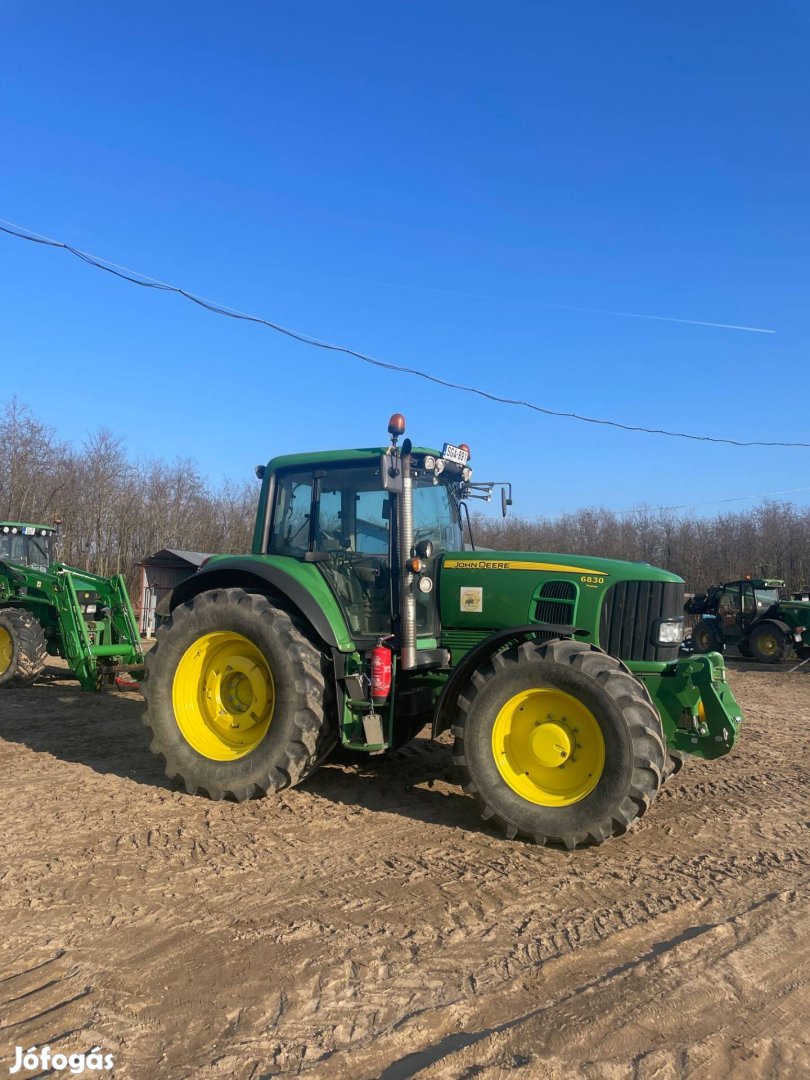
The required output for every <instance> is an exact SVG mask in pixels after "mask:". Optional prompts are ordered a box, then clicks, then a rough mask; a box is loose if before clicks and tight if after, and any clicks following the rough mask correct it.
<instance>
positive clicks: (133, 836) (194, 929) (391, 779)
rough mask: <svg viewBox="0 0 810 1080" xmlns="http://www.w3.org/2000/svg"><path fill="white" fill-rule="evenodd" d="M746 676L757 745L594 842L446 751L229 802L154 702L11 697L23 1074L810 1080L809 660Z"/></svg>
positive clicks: (48, 694) (10, 937)
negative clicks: (165, 752)
mask: <svg viewBox="0 0 810 1080" xmlns="http://www.w3.org/2000/svg"><path fill="white" fill-rule="evenodd" d="M730 668H731V670H730V681H731V683H732V686H733V689H734V691H735V693H736V694H737V696H738V698H739V700H740V702H741V704H742V705H743V708H744V710H745V713H746V719H747V723H746V726H745V730H744V733H743V736H742V738H741V741H740V743H739V745H738V748H737V749H736V750H735V752H734V753H733V754H732V755H731V756H730V757H728V758H726V759H724V760H721V761H719V762H716V763H714V764H704V763H703V762H700V761H692V762H690V763H689V764H688V765H687V767H686V768H685V769H684V770H683V772H682V773H680V774H679V775H678V776H677V777H675V778H674V779H673V780H671V781H670V782H669V784H668V785H667V786H666V787H665V789H664V790H663V791H662V792H661V794H660V795H659V797H658V799H657V800H656V802H655V803H654V804H653V807H652V808H651V810H650V811H649V813H648V814H647V816H646V817H645V818H644V820H643V821H642V822H641V823H640V825H639V826H638V827H637V828H635V829H634V830H633V831H632V832H631V833H630V834H629V835H628V836H626V837H624V838H622V839H621V840H617V841H613V842H611V843H609V844H607V845H605V846H604V847H601V848H598V849H592V850H586V851H581V852H575V853H571V854H568V853H565V852H558V851H549V850H541V849H537V848H535V847H533V846H531V845H528V844H523V843H519V842H518V843H516V842H508V841H506V840H504V839H502V838H500V837H499V836H497V835H494V834H493V833H491V832H488V831H487V830H486V828H485V827H484V826H483V825H482V824H481V823H480V822H479V821H478V819H477V815H476V812H475V809H474V805H473V803H472V801H471V800H470V799H469V798H467V797H466V796H464V795H463V794H462V793H461V791H460V789H459V788H458V787H457V786H456V785H455V783H454V773H453V768H452V765H451V761H450V749H449V746H448V745H447V744H446V743H445V744H441V743H440V744H434V743H431V742H429V741H428V740H427V739H420V740H417V741H416V742H414V743H413V744H411V746H409V747H408V748H406V749H405V750H403V751H400V752H399V753H397V754H396V755H394V756H393V758H392V759H390V760H388V761H386V762H385V763H382V764H380V765H378V766H376V767H375V768H362V769H361V768H355V767H351V766H338V765H329V766H326V767H325V768H323V769H322V770H321V771H320V772H319V773H318V774H317V775H316V776H314V777H313V778H312V779H311V780H310V781H309V782H307V783H306V784H305V785H304V786H302V787H301V788H298V789H296V790H294V791H289V792H286V793H284V794H283V795H282V796H281V797H276V798H273V799H266V800H263V801H260V802H252V803H247V804H243V805H239V806H238V805H234V804H228V803H212V802H209V801H208V800H206V799H202V798H196V797H192V796H188V795H185V794H180V793H179V792H178V791H176V790H174V789H173V787H172V785H171V784H170V783H169V782H168V781H166V780H165V779H164V777H163V775H162V772H161V767H160V764H159V762H158V761H157V760H156V759H154V758H152V757H151V755H150V754H149V753H148V751H147V748H146V744H145V738H144V732H143V730H142V728H141V726H140V715H141V712H142V702H141V699H140V698H139V697H138V696H137V695H135V694H122V693H108V694H103V695H92V694H87V693H83V692H82V691H81V690H80V689H79V687H78V685H77V684H76V683H75V682H72V681H70V680H69V679H67V678H65V672H60V671H58V670H55V669H49V673H48V675H47V676H46V677H45V678H44V679H43V680H42V681H41V682H40V683H39V684H38V685H37V686H35V687H33V688H32V689H28V690H14V691H8V690H3V691H0V768H2V776H3V800H2V830H1V831H0V926H1V927H2V944H1V945H0V1071H2V1072H3V1074H4V1075H6V1074H7V1073H6V1070H7V1069H8V1068H10V1067H11V1066H12V1064H13V1061H14V1047H15V1046H21V1047H23V1048H25V1049H27V1048H28V1047H30V1046H32V1045H36V1046H40V1047H41V1046H42V1045H43V1044H48V1045H50V1047H51V1049H52V1052H57V1051H62V1052H64V1053H76V1052H87V1051H88V1050H90V1049H91V1048H92V1047H94V1046H101V1048H102V1050H103V1051H104V1052H106V1053H112V1054H113V1056H114V1060H115V1069H114V1075H115V1076H120V1077H134V1078H141V1077H143V1078H150V1080H152V1078H163V1077H167V1078H172V1080H174V1078H183V1077H194V1078H201V1080H221V1078H225V1077H234V1078H238V1080H242V1078H244V1080H247V1078H252V1080H259V1078H262V1077H264V1078H270V1077H287V1076H311V1077H316V1078H321V1077H323V1078H327V1080H328V1078H335V1080H344V1078H346V1080H349V1078H350V1080H364V1078H384V1080H400V1078H405V1077H412V1076H418V1077H422V1078H425V1080H427V1078H432V1080H439V1078H441V1080H451V1078H452V1080H462V1078H472V1077H478V1078H484V1080H494V1078H501V1077H510V1078H511V1077H517V1078H520V1080H524V1078H530V1077H550V1078H556V1077H580V1076H582V1077H588V1078H603V1077H604V1078H610V1080H613V1078H624V1077H634V1078H640V1080H646V1078H650V1080H652V1078H656V1080H668V1078H676V1077H698V1076H700V1077H711V1078H715V1077H726V1076H728V1077H735V1078H743V1080H745V1078H748V1077H794V1076H795V1077H798V1076H808V1075H810V1041H809V1037H808V1024H807V1017H808V1014H809V1013H810V1009H809V1008H808V1006H810V995H808V991H807V985H806V984H807V977H808V971H810V956H808V952H809V951H810V950H809V949H808V876H809V875H808V861H809V857H808V846H807V835H808V834H807V826H808V818H810V800H808V793H807V780H808V759H809V755H810V665H808V666H806V667H805V668H803V669H802V670H801V671H799V672H796V673H795V674H793V675H788V674H786V673H785V671H784V670H782V671H778V670H772V669H769V668H764V667H756V666H754V665H750V664H741V663H740V662H739V661H738V662H736V663H734V662H733V661H732V662H731V663H730ZM26 1075H27V1076H30V1075H32V1074H31V1073H30V1072H26V1071H25V1070H24V1069H23V1070H22V1071H21V1072H19V1073H17V1076H26ZM40 1075H42V1074H41V1073H40ZM64 1075H69V1074H68V1073H65V1074H64ZM85 1075H105V1074H99V1073H86V1074H85ZM106 1075H111V1074H109V1073H107V1074H106Z"/></svg>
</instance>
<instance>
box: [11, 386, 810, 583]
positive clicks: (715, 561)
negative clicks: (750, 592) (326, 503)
mask: <svg viewBox="0 0 810 1080" xmlns="http://www.w3.org/2000/svg"><path fill="white" fill-rule="evenodd" d="M257 495H258V485H257V483H256V482H255V481H253V482H251V481H245V482H244V483H241V484H228V483H225V484H223V485H221V486H220V487H212V486H211V485H210V484H207V483H206V482H205V480H204V479H203V477H202V476H201V475H200V472H199V469H198V467H197V465H195V463H194V462H193V461H191V460H189V459H184V460H178V461H175V462H173V463H171V464H169V463H167V462H164V461H159V460H143V461H133V460H131V459H130V457H129V455H128V454H127V451H126V448H125V446H124V443H123V440H122V439H120V438H119V437H117V436H115V435H114V434H112V433H111V432H109V431H107V430H105V429H101V430H99V431H98V432H96V434H94V435H91V436H89V437H88V438H87V439H86V440H85V442H84V443H83V444H82V445H81V446H79V447H73V446H70V445H69V444H67V443H65V442H63V441H61V440H60V439H58V438H57V436H56V434H55V433H54V431H53V430H52V429H51V428H49V427H48V426H47V425H46V424H43V423H42V422H41V421H39V420H37V419H36V417H35V416H34V415H33V414H32V412H31V410H30V409H29V408H28V407H27V406H25V405H21V404H19V403H18V402H16V401H12V402H11V403H9V404H8V405H7V406H6V407H5V409H4V411H3V413H2V414H0V520H6V521H8V520H13V521H33V522H42V523H43V524H49V523H51V522H52V521H53V520H54V519H55V518H57V517H58V518H61V521H62V526H61V534H62V541H61V550H60V557H61V559H62V560H63V561H64V562H67V563H70V564H71V565H73V566H79V567H82V568H83V569H86V570H91V571H94V572H95V573H98V574H104V575H109V574H113V573H124V574H126V576H127V581H128V583H129V586H130V590H131V591H132V592H133V596H134V597H135V599H136V600H137V592H136V585H137V582H138V580H139V570H138V566H137V564H138V563H139V562H140V560H141V559H142V558H144V556H146V555H151V554H153V553H154V552H156V551H159V550H160V549H161V548H164V547H169V548H179V549H181V550H185V551H212V552H235V553H236V552H244V551H248V550H249V549H250V543H251V538H252V532H253V519H254V516H255V509H256V498H257ZM473 530H474V536H475V540H476V543H477V545H478V546H483V547H490V548H500V549H505V550H517V551H520V550H524V551H526V550H528V551H556V552H563V553H567V554H570V555H601V556H603V557H607V558H611V557H612V558H617V559H632V560H639V561H641V562H649V563H653V564H654V565H656V566H663V567H666V568H667V569H670V570H674V571H675V572H676V573H678V574H680V575H681V576H682V577H683V578H684V579H685V580H686V585H687V589H688V590H690V591H693V592H696V591H701V590H703V589H705V588H706V587H707V586H708V585H711V584H713V583H715V582H719V581H728V580H732V579H734V578H738V577H742V576H744V575H745V574H753V575H755V576H760V577H778V578H784V579H785V581H786V582H787V584H788V588H789V589H792V590H798V589H800V588H803V587H807V586H808V585H810V509H800V508H797V507H795V506H793V505H792V504H790V503H777V502H765V503H763V504H762V505H761V506H759V507H757V508H756V509H754V510H748V511H743V512H738V513H722V514H718V515H717V516H716V517H713V518H693V517H689V516H687V515H684V514H675V513H673V512H665V511H654V510H649V509H643V508H642V509H639V510H634V511H633V512H632V513H629V514H615V513H613V512H612V511H610V510H579V511H577V512H576V513H570V514H562V515H560V516H559V517H554V518H536V519H528V518H520V517H515V516H512V515H510V516H509V517H507V518H506V519H504V520H501V519H500V518H498V519H493V518H485V517H483V516H481V515H477V516H476V517H475V518H474V519H473Z"/></svg>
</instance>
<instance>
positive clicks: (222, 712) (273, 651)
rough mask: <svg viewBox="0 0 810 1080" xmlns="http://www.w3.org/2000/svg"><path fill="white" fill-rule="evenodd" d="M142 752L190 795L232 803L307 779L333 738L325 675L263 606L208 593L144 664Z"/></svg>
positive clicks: (293, 629) (318, 656)
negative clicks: (145, 744) (146, 737)
mask: <svg viewBox="0 0 810 1080" xmlns="http://www.w3.org/2000/svg"><path fill="white" fill-rule="evenodd" d="M144 697H145V698H146V706H147V708H146V715H145V717H144V725H145V726H146V728H147V730H148V731H149V732H150V733H151V735H152V741H151V746H150V749H151V750H152V752H153V753H154V754H157V755H159V756H162V757H163V758H164V760H165V762H166V775H167V776H168V777H169V778H170V779H171V778H175V777H178V778H179V779H181V780H182V782H183V784H184V785H185V788H186V791H188V792H189V793H190V794H192V795H193V794H196V793H198V792H206V793H207V794H208V795H209V796H210V797H211V798H212V799H221V798H223V797H224V796H228V797H230V798H233V799H235V800H236V801H238V802H241V801H243V800H245V799H250V798H254V797H256V796H260V795H264V794H267V793H268V792H274V791H280V790H281V789H282V788H285V787H290V786H293V785H295V784H298V783H300V782H301V781H302V780H304V779H305V778H306V777H307V776H309V775H310V774H311V773H312V772H313V771H314V770H315V769H316V768H317V767H318V765H320V764H321V762H322V761H323V760H324V759H325V758H326V756H327V755H328V753H329V751H330V750H331V749H332V746H333V745H334V743H335V741H336V738H337V725H336V721H335V709H334V695H333V693H332V691H331V683H330V679H329V677H328V665H327V662H326V659H325V657H324V655H323V653H322V652H321V650H320V649H318V647H317V646H316V645H315V644H314V643H313V642H312V640H310V638H309V637H308V635H307V633H306V628H305V626H304V624H303V623H300V622H299V621H298V619H297V617H296V616H294V615H292V614H290V613H289V612H287V611H286V610H283V609H281V608H279V607H277V606H275V605H274V604H273V602H272V601H271V600H270V599H268V598H267V597H266V596H260V595H257V594H255V593H248V592H245V591H244V590H243V589H214V590H211V591H209V592H204V593H200V594H199V595H198V596H195V597H194V598H193V599H192V600H190V601H189V602H188V603H186V604H183V605H181V606H180V607H178V608H176V609H175V611H174V613H173V615H172V618H171V620H170V621H169V622H168V623H166V624H165V625H164V626H162V627H161V628H160V630H159V631H158V632H157V635H156V643H155V646H154V648H153V649H152V650H151V651H150V652H149V653H148V654H147V657H146V680H145V682H144Z"/></svg>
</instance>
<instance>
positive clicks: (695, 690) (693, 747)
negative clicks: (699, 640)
mask: <svg viewBox="0 0 810 1080" xmlns="http://www.w3.org/2000/svg"><path fill="white" fill-rule="evenodd" d="M643 678H644V684H645V685H646V687H647V689H648V690H649V692H650V696H651V697H652V699H653V701H654V702H655V704H656V706H657V708H658V711H659V713H660V714H661V720H662V723H663V726H664V734H665V735H666V739H667V744H668V745H669V746H670V747H672V749H674V750H681V751H683V752H684V753H687V754H695V755H696V756H697V757H702V758H707V759H711V758H718V757H723V755H724V754H727V753H728V752H729V751H730V750H731V749H732V747H733V746H734V744H735V743H736V741H737V738H738V735H739V730H740V725H741V723H742V710H741V709H740V706H739V705H738V704H737V701H736V699H735V697H734V695H733V694H732V692H731V688H730V687H729V685H728V683H727V682H726V668H725V664H724V662H723V657H722V656H721V655H720V654H719V653H706V654H705V655H701V656H691V657H688V658H685V659H681V660H675V661H673V662H672V663H671V664H669V665H667V668H666V669H665V670H664V671H663V672H661V673H660V674H654V675H652V674H651V675H645V676H643Z"/></svg>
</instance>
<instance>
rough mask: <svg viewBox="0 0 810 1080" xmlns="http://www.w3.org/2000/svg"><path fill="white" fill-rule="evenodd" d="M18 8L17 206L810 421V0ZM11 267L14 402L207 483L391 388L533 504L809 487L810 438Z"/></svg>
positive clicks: (495, 345)
mask: <svg viewBox="0 0 810 1080" xmlns="http://www.w3.org/2000/svg"><path fill="white" fill-rule="evenodd" d="M0 26H1V27H2V33H3V39H4V56H3V62H2V67H1V68H0V107H1V108H2V112H1V113H0V122H1V123H2V130H3V146H4V151H5V152H4V165H3V169H2V172H0V217H2V218H5V219H8V220H10V221H12V222H16V223H18V224H21V225H23V226H26V227H28V228H30V229H33V230H35V231H38V232H40V233H43V234H46V235H48V236H51V237H55V238H57V239H59V240H64V241H66V242H68V243H71V244H74V245H76V246H77V247H79V248H83V249H84V250H87V251H90V252H93V253H95V254H97V255H101V256H104V257H106V258H108V259H111V260H113V261H115V262H117V263H120V264H123V265H125V266H128V267H133V268H135V269H137V270H140V271H143V272H145V273H146V274H149V275H152V276H154V277H156V278H160V279H162V280H164V281H168V282H171V283H173V284H178V285H181V286H183V287H185V288H186V289H189V290H191V291H193V292H196V293H199V294H202V295H204V296H207V297H212V298H214V299H216V300H219V301H222V302H223V303H225V304H228V305H231V306H233V307H236V308H239V309H240V310H242V311H247V312H251V313H255V314H259V315H262V316H264V317H267V318H270V319H272V320H274V321H278V322H280V323H282V324H284V325H287V326H291V327H294V328H296V329H298V330H302V331H304V332H306V333H309V334H311V335H313V336H316V337H319V338H323V339H326V340H329V341H334V342H338V343H341V344H346V345H350V346H352V347H354V348H356V349H358V350H360V351H362V352H366V353H370V354H372V355H374V356H378V357H380V358H383V359H385V360H389V361H392V362H394V363H401V364H406V365H408V366H411V367H417V368H420V369H423V370H426V371H429V372H432V373H435V374H437V375H438V376H440V377H442V378H448V379H451V380H457V381H460V382H463V383H468V384H474V385H477V386H480V387H482V388H484V389H487V390H492V391H493V392H495V393H498V394H503V395H505V396H509V397H518V398H524V399H528V400H530V401H533V402H536V403H538V404H541V405H547V406H549V407H551V408H554V409H560V410H564V411H576V412H581V413H585V414H588V415H591V416H597V417H607V418H611V419H615V420H618V421H620V422H623V423H630V424H642V425H645V426H653V427H665V428H670V429H675V430H680V431H687V432H693V433H696V434H713V435H720V436H727V437H731V438H742V439H765V440H789V441H804V442H810V438H809V437H808V436H809V435H810V432H809V431H808V427H809V426H810V425H808V401H809V400H810V394H808V390H809V389H810V365H808V363H807V336H808V304H807V286H808V280H810V274H809V273H808V271H810V254H808V253H809V252H810V245H809V244H808V240H810V235H808V234H810V213H808V176H809V175H810V148H809V147H810V144H809V143H808V120H807V116H808V83H810V76H809V75H808V70H809V69H808V64H807V56H808V54H810V16H808V8H807V7H806V6H805V5H803V4H798V3H784V2H782V0H771V2H770V3H768V4H762V3H754V2H747V0H736V2H733V3H731V2H728V3H727V2H717V3H712V4H705V3H699V2H691V0H686V2H681V3H678V4H657V3H653V4H651V3H649V2H648V0H645V2H642V0H638V2H633V3H622V2H616V3H612V4H605V3H603V2H599V0H591V2H572V3H568V4H561V3H545V2H537V3H529V2H520V3H518V2H514V0H504V2H501V3H498V4H494V3H476V2H465V3H456V2H449V3H443V4H435V3H432V4H427V3H422V2H418V0H417V2H411V3H408V4H405V3H400V4H380V3H379V2H377V3H368V2H354V3H350V4H341V5H338V4H334V3H322V2H313V3H304V2H301V3H297V4H288V3H280V2H279V3H276V2H272V3H269V2H264V3H234V4H231V5H227V6H223V5H222V4H219V3H217V4H214V3H209V2H207V0H201V2H197V3H194V4H191V3H185V2H173V3H171V4H165V3H159V4H158V3H153V2H151V0H145V2H144V3H141V4H140V5H138V6H137V8H132V7H128V8H125V7H124V6H123V5H117V4H109V3H100V2H96V0H85V2H84V3H82V4H80V5H72V6H70V7H65V5H64V4H57V3H52V2H50V0H46V2H44V3H40V4H39V5H37V6H36V7H35V8H32V6H31V5H30V4H27V3H22V2H20V0H16V2H15V0H11V2H9V3H6V4H5V5H4V7H3V13H2V16H0ZM0 286H1V287H0V403H2V402H3V401H5V400H7V399H8V398H10V397H11V396H12V395H17V397H18V398H19V399H20V400H22V401H24V402H27V403H28V404H29V405H30V406H31V407H32V409H33V410H34V412H35V413H36V415H37V416H38V417H41V418H43V419H45V420H46V421H48V422H49V423H51V424H53V425H54V426H55V427H56V428H57V429H58V431H59V433H60V434H61V435H62V436H63V437H66V438H69V439H71V440H74V441H77V442H78V441H81V440H82V439H83V438H84V437H85V435H86V434H87V433H88V431H92V430H95V429H96V428H98V427H99V426H101V425H105V426H107V427H109V428H111V429H112V430H113V431H114V432H116V433H117V434H120V435H123V436H124V437H125V439H126V444H127V447H128V449H129V451H130V453H131V454H132V455H133V456H137V455H151V456H161V457H166V458H169V459H173V458H175V457H177V456H190V457H192V458H194V459H196V460H197V461H198V462H199V463H200V466H201V467H202V469H203V470H204V472H205V473H206V474H207V475H209V476H210V477H211V478H212V480H213V481H215V482H216V481H218V480H219V479H220V478H222V477H226V476H227V477H232V478H239V477H243V476H248V475H250V474H251V473H252V469H253V466H254V464H255V463H256V462H258V461H264V460H267V459H268V458H269V457H271V456H272V455H274V454H276V453H286V452H294V451H296V450H309V449H320V448H333V447H339V446H355V445H376V444H378V443H380V442H381V441H384V438H385V427H386V423H387V419H388V416H389V414H390V413H391V412H392V411H401V412H404V413H405V414H406V416H407V418H408V430H409V434H410V435H411V436H412V438H413V439H414V441H415V442H418V443H426V444H439V445H440V444H441V443H442V442H443V441H445V440H447V441H451V442H452V441H465V442H467V443H469V444H470V445H471V446H472V449H473V452H474V453H473V464H474V466H475V471H476V477H477V478H478V479H487V478H491V479H498V480H500V479H505V478H511V479H512V480H513V481H514V482H515V510H516V511H517V512H519V513H522V514H526V515H533V514H551V515H553V514H556V513H558V512H560V511H563V510H569V509H574V508H576V507H579V506H594V505H599V506H606V507H611V508H613V509H616V510H624V509H627V508H630V507H632V506H636V505H639V504H641V503H647V504H649V505H653V506H657V505H677V504H691V503H698V504H706V505H701V506H700V507H699V509H698V510H697V511H695V512H697V513H701V514H704V513H713V512H714V510H715V509H721V508H723V509H729V510H733V509H744V508H746V507H748V506H750V505H753V503H746V502H739V503H733V504H720V503H719V502H718V500H720V499H726V498H730V497H732V496H737V495H756V494H758V493H765V492H774V491H781V490H783V489H792V488H800V487H803V486H807V488H808V490H805V491H797V492H795V493H794V494H793V495H791V496H789V497H790V498H792V499H793V500H794V501H795V502H796V503H798V504H800V505H810V470H808V467H807V466H808V462H810V450H785V449H762V448H759V449H756V448H749V449H734V448H730V447H723V446H709V445H705V444H700V443H691V442H685V441H682V440H675V439H666V438H660V437H655V436H651V435H641V434H630V433H625V432H620V431H615V430H611V429H609V428H602V427H593V426H590V425H586V424H581V423H576V422H573V421H570V420H564V419H554V418H551V417H542V416H538V415H537V414H534V413H531V412H527V411H525V410H521V409H516V408H510V407H507V406H504V405H498V404H493V403H489V402H485V401H483V400H481V399H478V398H475V397H470V396H469V395H465V394H462V393H458V392H455V391H451V390H446V389H442V388H439V387H435V386H432V385H430V384H428V383H426V382H424V381H422V380H419V379H415V378H413V377H411V376H406V375H400V374H393V373H389V372H384V371H380V370H377V369H374V368H371V367H368V366H367V365H365V364H363V363H361V362H359V361H356V360H353V359H350V358H348V357H340V356H338V355H333V354H328V353H321V352H319V351H317V350H313V349H310V348H307V347H305V346H303V345H299V344H296V343H294V342H291V341H289V340H285V339H284V338H282V337H279V336H278V335H275V334H273V333H271V332H270V331H268V330H265V329H261V328H257V327H254V326H249V325H246V324H242V323H236V322H232V321H231V320H227V319H222V318H218V317H215V316H213V315H210V314H207V313H205V312H203V311H201V310H199V309H197V308H195V307H194V306H192V305H191V304H189V303H188V302H187V301H184V300H182V299H179V298H177V297H174V296H168V295H164V294H160V293H155V292H152V291H148V290H143V289H138V288H135V287H134V286H131V285H127V284H124V283H122V282H119V281H116V280H115V279H113V278H112V277H110V276H109V275H106V274H103V273H101V272H99V271H97V270H94V269H91V268H88V267H86V266H83V265H82V264H81V263H80V262H78V261H77V260H76V259H74V258H73V257H71V256H69V255H67V254H65V253H63V252H56V251H51V250H49V249H45V248H41V247H37V246H35V245H31V244H26V243H24V242H22V241H19V240H14V239H11V238H7V237H4V236H0ZM574 309H582V310H574ZM585 309H591V310H585ZM598 311H621V312H630V313H637V314H648V315H658V316H668V317H672V318H681V319H691V320H703V321H708V322H720V323H729V324H741V325H745V326H752V327H760V328H765V329H770V330H775V331H776V333H773V334H763V333H750V332H744V331H738V330H728V329H720V328H711V327H705V326H695V325H689V324H687V323H677V322H662V321H653V320H646V319H638V318H630V317H626V316H621V315H608V314H599V313H597V312H598Z"/></svg>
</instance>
